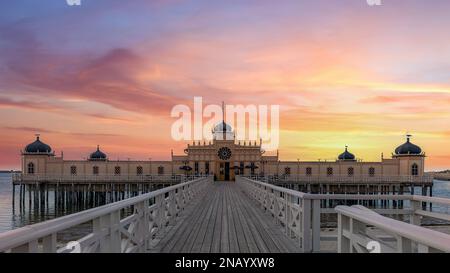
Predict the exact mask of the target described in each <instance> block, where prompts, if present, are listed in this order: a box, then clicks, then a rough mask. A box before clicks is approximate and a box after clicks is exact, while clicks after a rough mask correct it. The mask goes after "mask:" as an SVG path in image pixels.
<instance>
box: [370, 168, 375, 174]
mask: <svg viewBox="0 0 450 273" xmlns="http://www.w3.org/2000/svg"><path fill="white" fill-rule="evenodd" d="M369 176H375V168H374V167H370V168H369Z"/></svg>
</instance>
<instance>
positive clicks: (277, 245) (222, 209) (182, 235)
mask: <svg viewBox="0 0 450 273" xmlns="http://www.w3.org/2000/svg"><path fill="white" fill-rule="evenodd" d="M207 187H208V188H207V190H206V194H204V196H202V197H201V198H199V200H196V201H195V202H194V203H193V204H191V205H189V206H188V207H187V208H186V210H185V211H184V212H183V215H181V217H180V218H179V220H178V222H177V223H175V224H174V225H173V226H171V227H169V229H168V231H167V232H166V234H165V235H164V236H163V237H162V238H161V240H160V241H159V243H158V244H157V245H155V246H154V247H153V248H152V249H150V251H151V252H176V253H180V252H182V253H195V252H201V253H209V252H212V253H220V252H222V253H228V252H231V253H268V252H269V253H273V252H300V248H299V246H298V245H296V243H295V242H294V241H293V240H290V239H289V238H288V237H287V236H286V235H284V233H283V231H282V227H281V226H280V225H277V224H275V221H274V219H273V218H272V217H271V216H270V215H268V214H265V213H264V211H263V210H262V209H261V208H259V207H258V206H257V204H256V203H255V202H254V201H253V200H251V199H250V198H249V197H247V196H246V195H245V194H244V193H243V192H242V189H241V188H240V187H239V185H237V184H236V183H234V182H214V183H212V184H210V185H208V186H207Z"/></svg>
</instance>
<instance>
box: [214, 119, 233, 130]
mask: <svg viewBox="0 0 450 273" xmlns="http://www.w3.org/2000/svg"><path fill="white" fill-rule="evenodd" d="M213 131H214V133H221V132H232V131H233V129H232V128H231V126H230V125H228V124H227V123H225V121H222V122H220V123H219V124H217V125H216V126H215V127H214V130H213Z"/></svg>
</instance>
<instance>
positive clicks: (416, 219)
mask: <svg viewBox="0 0 450 273" xmlns="http://www.w3.org/2000/svg"><path fill="white" fill-rule="evenodd" d="M410 203H411V216H410V223H411V224H413V225H416V226H420V216H419V215H417V214H416V211H417V210H420V209H421V202H420V201H416V200H411V201H410Z"/></svg>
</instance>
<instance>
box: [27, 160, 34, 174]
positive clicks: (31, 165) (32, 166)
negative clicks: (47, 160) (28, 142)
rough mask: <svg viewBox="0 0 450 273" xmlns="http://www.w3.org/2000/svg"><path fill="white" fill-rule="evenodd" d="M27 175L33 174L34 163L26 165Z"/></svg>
mask: <svg viewBox="0 0 450 273" xmlns="http://www.w3.org/2000/svg"><path fill="white" fill-rule="evenodd" d="M28 174H34V163H33V162H30V163H28Z"/></svg>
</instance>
